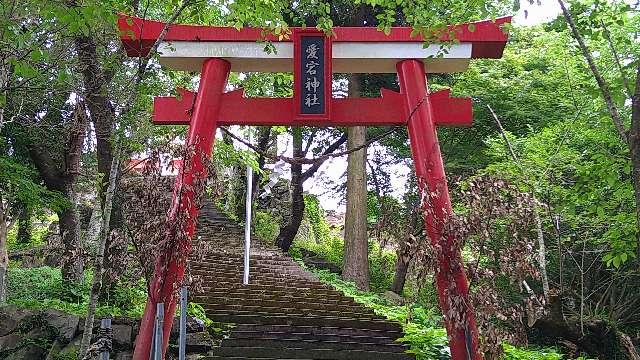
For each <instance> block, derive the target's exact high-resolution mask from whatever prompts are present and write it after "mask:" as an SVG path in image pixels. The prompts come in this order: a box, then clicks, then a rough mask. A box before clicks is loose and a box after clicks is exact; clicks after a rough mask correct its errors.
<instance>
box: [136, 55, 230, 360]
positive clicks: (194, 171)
mask: <svg viewBox="0 0 640 360" xmlns="http://www.w3.org/2000/svg"><path fill="white" fill-rule="evenodd" d="M230 68H231V66H230V64H229V62H228V61H226V60H223V59H217V58H211V59H207V60H205V62H204V63H203V64H202V74H201V77H200V85H199V88H198V96H197V97H196V99H195V103H194V104H193V113H192V116H191V123H190V124H189V133H188V135H187V149H188V151H189V154H187V156H188V157H189V159H185V160H186V161H185V162H184V163H183V166H182V167H181V168H180V173H179V174H178V176H177V177H176V183H175V186H174V190H173V200H172V201H171V209H170V210H169V218H168V221H170V222H171V221H176V220H177V218H178V213H179V212H186V213H187V214H189V216H186V217H185V223H184V224H180V225H181V227H182V229H180V230H179V231H183V232H185V235H186V237H187V238H188V239H189V240H190V239H191V238H192V237H193V234H194V233H195V229H196V221H197V218H198V211H199V209H198V207H197V204H196V201H195V197H196V196H197V194H194V192H193V186H194V185H195V184H196V183H197V182H198V181H201V180H204V179H206V177H207V162H208V161H209V158H210V157H211V150H212V147H213V141H214V139H215V134H216V127H217V119H218V114H219V112H220V108H221V103H222V101H221V99H222V93H223V91H224V88H225V86H226V84H227V78H228V76H229V69H230ZM185 164H188V167H187V168H185ZM167 236H174V235H172V234H167ZM176 246H177V247H178V249H167V253H164V254H161V255H160V258H159V259H157V260H156V267H155V270H154V274H153V279H152V280H151V284H150V285H149V287H150V289H149V301H147V305H146V306H145V309H144V315H143V316H142V321H141V322H140V331H139V333H138V334H139V335H138V338H137V340H136V346H135V351H134V354H133V358H134V359H141V360H142V359H144V360H147V359H149V353H150V351H151V342H152V340H153V327H154V320H155V315H156V304H158V303H163V304H164V305H165V314H168V317H169V318H168V319H167V320H166V321H165V322H164V326H163V333H164V336H163V337H162V339H163V341H164V344H163V346H162V349H166V348H167V345H168V344H169V334H170V333H171V326H172V325H173V314H174V313H175V310H176V300H177V299H176V289H175V286H176V284H179V283H180V282H181V281H182V278H183V277H184V270H185V267H184V260H185V259H176V258H175V257H174V256H172V255H173V253H174V252H175V251H181V252H182V253H184V254H189V253H190V252H191V242H190V241H188V242H187V243H184V244H176ZM167 257H168V258H169V260H167Z"/></svg>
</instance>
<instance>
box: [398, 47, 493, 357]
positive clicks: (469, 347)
mask: <svg viewBox="0 0 640 360" xmlns="http://www.w3.org/2000/svg"><path fill="white" fill-rule="evenodd" d="M396 68H397V70H398V78H399V80H400V92H401V93H403V95H404V96H405V102H406V108H405V111H407V115H409V112H410V111H412V110H413V109H416V110H415V112H414V113H413V115H412V116H411V118H410V119H409V122H408V123H407V130H408V132H409V141H410V142H411V154H412V157H413V165H414V167H415V172H416V178H417V179H418V187H419V191H420V195H421V203H420V207H421V209H422V211H423V216H424V222H425V229H426V231H427V234H428V235H429V239H430V240H431V242H432V243H433V244H434V245H440V248H441V249H442V253H441V254H438V267H439V268H438V269H436V286H437V288H438V301H439V303H440V310H442V314H443V316H444V317H445V321H444V323H445V326H446V328H447V334H448V335H449V345H450V348H451V357H452V358H453V359H464V360H467V359H472V360H475V359H481V358H482V357H481V356H480V354H479V352H478V330H477V327H476V322H475V318H474V316H473V311H472V309H471V307H468V308H467V309H465V311H464V312H463V313H462V314H459V315H460V316H462V317H463V319H462V320H463V323H464V325H463V324H459V326H457V325H456V324H455V322H454V320H453V319H448V318H447V314H449V313H450V312H449V309H450V308H451V302H452V301H451V300H452V298H458V299H460V300H465V301H464V303H468V301H466V300H467V299H468V296H469V285H468V283H467V279H466V276H465V273H464V267H463V266H462V260H461V259H460V254H459V253H457V254H454V253H452V252H451V243H452V240H453V239H452V238H446V239H445V238H443V236H442V229H443V227H444V224H445V222H446V221H447V218H448V217H449V216H450V215H451V213H452V209H451V199H450V198H449V189H448V186H447V179H446V176H445V172H444V164H443V162H442V154H441V153H440V145H439V144H438V133H437V131H436V121H435V119H434V112H433V108H432V105H431V99H430V98H429V96H428V89H427V82H426V76H425V72H424V64H423V63H422V62H421V61H418V60H404V61H401V62H399V63H398V64H397V65H396Z"/></svg>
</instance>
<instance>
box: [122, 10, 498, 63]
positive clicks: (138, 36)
mask: <svg viewBox="0 0 640 360" xmlns="http://www.w3.org/2000/svg"><path fill="white" fill-rule="evenodd" d="M510 22H511V17H503V18H498V19H496V20H495V22H494V21H492V20H485V21H478V22H473V23H467V24H460V25H450V26H449V29H450V32H452V33H454V34H455V40H457V41H459V42H461V43H473V49H472V58H500V57H501V56H502V51H503V49H504V46H505V45H506V43H507V34H506V33H505V32H504V31H503V30H502V28H501V26H502V25H503V24H505V23H510ZM470 25H472V26H470ZM164 27H165V23H163V22H160V21H153V20H145V19H141V18H137V17H132V16H127V15H124V14H120V15H119V18H118V28H119V29H120V32H121V35H120V38H121V40H122V43H123V44H124V47H125V50H126V52H127V55H129V56H131V57H138V56H146V55H147V54H148V52H149V50H150V49H151V46H152V45H153V43H154V42H155V41H156V39H157V38H158V37H159V36H160V33H161V32H162V29H164ZM470 28H473V31H471V30H470ZM294 29H296V28H292V30H294ZM333 31H334V34H335V38H334V39H333V41H334V42H385V41H392V42H422V41H423V40H424V39H423V38H422V36H415V37H412V36H411V32H412V28H411V27H392V28H391V32H390V33H389V35H386V34H384V33H383V32H381V31H378V30H377V29H376V28H371V27H334V28H333ZM262 33H263V29H260V28H242V29H240V30H237V29H235V28H233V27H219V26H200V25H180V24H175V25H171V26H170V27H169V30H168V32H167V34H166V35H165V37H164V40H165V41H197V42H206V41H247V42H255V41H258V40H260V39H263V35H262ZM267 39H268V40H270V41H276V42H277V41H282V42H290V41H292V40H291V39H290V38H289V39H278V38H277V37H274V36H267ZM450 40H451V39H450V36H449V33H446V34H444V35H442V36H441V37H440V41H450Z"/></svg>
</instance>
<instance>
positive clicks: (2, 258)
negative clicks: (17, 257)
mask: <svg viewBox="0 0 640 360" xmlns="http://www.w3.org/2000/svg"><path fill="white" fill-rule="evenodd" d="M8 269H9V256H8V254H7V214H6V212H5V207H4V204H3V203H2V198H0V305H1V304H4V303H5V302H6V301H7V282H6V279H7V270H8Z"/></svg>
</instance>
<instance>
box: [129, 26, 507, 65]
mask: <svg viewBox="0 0 640 360" xmlns="http://www.w3.org/2000/svg"><path fill="white" fill-rule="evenodd" d="M510 21H511V18H510V17H504V18H499V19H496V20H495V22H494V21H491V20H487V21H480V22H475V23H469V24H461V25H452V26H450V27H449V30H450V32H446V33H445V34H444V35H443V36H441V38H440V40H441V41H443V42H444V41H449V40H451V39H450V35H449V34H450V33H453V34H455V41H454V42H452V43H451V44H447V45H446V46H445V47H444V49H445V51H442V50H443V46H442V45H440V44H432V45H430V46H428V47H427V48H423V38H422V37H421V36H415V37H412V36H411V32H412V29H411V28H410V27H393V28H391V32H390V33H389V35H385V34H384V33H383V32H380V31H378V30H376V29H375V28H370V27H368V28H367V27H335V28H334V29H333V31H334V34H335V37H334V38H333V39H332V43H333V45H332V46H333V51H332V52H333V60H332V62H333V64H332V68H333V71H334V72H336V73H395V72H396V69H395V66H396V64H397V63H398V62H399V61H401V60H406V59H418V60H423V61H424V63H425V70H426V71H427V72H431V73H449V72H459V71H464V70H465V69H466V68H467V67H468V64H469V59H478V58H500V57H501V56H502V51H503V50H504V47H505V44H506V42H507V35H506V34H505V33H504V32H503V31H502V29H501V26H502V25H503V24H505V23H508V22H510ZM118 26H119V28H120V30H121V31H122V42H123V44H124V47H125V49H126V51H127V54H128V55H129V56H133V57H135V56H141V55H142V56H144V55H146V54H147V53H148V52H149V49H150V48H151V46H152V45H153V44H154V42H155V41H156V39H157V38H158V37H159V36H160V33H161V32H162V30H163V29H164V27H165V23H162V22H158V21H151V20H144V19H140V18H135V17H129V16H125V15H121V16H120V18H119V22H118ZM298 30H300V28H292V31H293V32H295V31H298ZM262 32H263V30H262V29H258V28H243V29H240V30H237V29H235V28H232V27H215V26H196V25H178V24H176V25H172V26H170V27H169V30H168V32H167V34H166V35H165V37H164V41H162V43H161V44H160V46H159V47H158V50H159V53H160V63H161V64H162V65H163V66H166V67H169V68H172V69H176V70H185V71H200V69H201V67H202V63H203V61H204V60H205V59H208V58H213V57H215V58H222V59H225V60H227V61H229V63H231V71H244V72H292V71H293V65H294V64H293V52H294V51H293V42H292V39H291V38H289V39H278V38H277V37H274V36H271V35H269V36H267V39H268V40H270V41H273V45H274V47H275V49H276V50H277V51H276V53H267V52H265V51H264V44H260V43H258V40H260V39H262V38H263V35H262ZM438 55H439V56H438Z"/></svg>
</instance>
